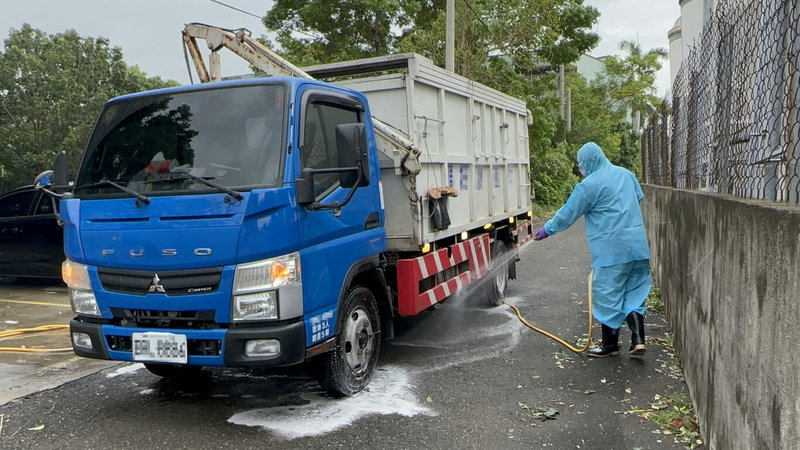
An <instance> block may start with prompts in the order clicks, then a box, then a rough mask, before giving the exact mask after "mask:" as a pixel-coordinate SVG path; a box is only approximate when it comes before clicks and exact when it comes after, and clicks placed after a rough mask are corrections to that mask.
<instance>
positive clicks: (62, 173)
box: [53, 152, 69, 189]
mask: <svg viewBox="0 0 800 450" xmlns="http://www.w3.org/2000/svg"><path fill="white" fill-rule="evenodd" d="M53 168H54V169H55V174H54V176H53V185H54V187H55V188H56V189H59V188H61V189H67V188H68V187H69V170H67V152H59V154H57V155H56V160H55V162H54V163H53Z"/></svg>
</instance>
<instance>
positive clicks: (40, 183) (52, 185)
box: [33, 152, 69, 198]
mask: <svg viewBox="0 0 800 450" xmlns="http://www.w3.org/2000/svg"><path fill="white" fill-rule="evenodd" d="M53 167H54V168H55V170H45V171H44V172H42V173H40V174H39V175H37V176H36V178H35V179H34V180H33V187H35V188H36V189H37V190H40V191H43V192H44V193H45V194H47V195H49V196H51V197H54V198H62V197H63V196H64V194H63V192H65V191H67V190H68V189H69V171H68V170H67V152H60V153H59V154H57V155H56V159H55V161H54V162H53Z"/></svg>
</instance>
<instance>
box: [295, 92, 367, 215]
mask: <svg viewBox="0 0 800 450" xmlns="http://www.w3.org/2000/svg"><path fill="white" fill-rule="evenodd" d="M357 122H360V111H358V110H355V109H350V108H347V107H344V106H341V105H335V104H332V103H329V102H324V101H316V102H315V101H312V102H310V103H308V104H307V105H306V112H305V123H304V124H303V141H302V142H303V144H302V147H301V148H300V162H301V164H302V167H303V168H305V167H308V168H311V169H330V168H335V167H337V165H338V163H337V160H336V126H337V125H341V124H345V123H357ZM338 185H339V176H338V175H337V174H335V173H333V174H316V175H314V195H315V197H316V198H317V199H319V198H321V197H324V196H325V195H328V194H329V193H330V192H331V191H333V189H334V188H336V186H338Z"/></svg>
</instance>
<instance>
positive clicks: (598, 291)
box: [544, 142, 652, 328]
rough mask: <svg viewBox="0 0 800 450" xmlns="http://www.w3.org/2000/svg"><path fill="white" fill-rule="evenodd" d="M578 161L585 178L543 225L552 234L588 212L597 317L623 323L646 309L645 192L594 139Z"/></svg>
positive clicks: (609, 323) (607, 322)
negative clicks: (643, 212) (609, 157)
mask: <svg viewBox="0 0 800 450" xmlns="http://www.w3.org/2000/svg"><path fill="white" fill-rule="evenodd" d="M578 164H579V165H580V166H581V167H582V168H583V169H584V171H585V172H586V178H584V179H583V180H582V181H581V182H580V183H578V185H577V186H575V189H573V191H572V194H570V196H569V199H568V200H567V203H566V204H565V205H564V206H563V207H561V209H559V210H558V211H557V212H556V214H555V216H554V217H553V218H552V219H550V220H548V221H547V223H545V224H544V229H545V231H546V232H547V234H549V235H554V234H556V233H558V232H561V231H564V230H566V229H567V228H569V227H570V226H572V224H573V223H575V221H576V220H578V219H579V218H580V217H581V216H585V218H586V237H587V239H588V241H589V252H590V253H591V255H592V268H593V269H594V289H593V291H592V293H593V297H594V299H593V300H594V304H595V305H596V307H595V309H594V317H595V319H597V320H598V321H599V322H601V323H603V324H605V325H607V326H609V327H611V328H619V326H620V325H622V323H623V322H624V321H625V317H627V315H628V314H629V313H630V312H631V311H636V312H638V313H640V314H642V315H644V314H645V308H644V301H645V299H646V298H647V295H648V294H649V292H650V286H651V285H652V281H651V279H650V269H649V267H650V266H649V259H650V248H649V247H648V245H647V235H646V234H645V230H644V220H643V219H642V211H641V209H640V208H639V201H640V200H642V199H643V198H644V193H642V188H641V186H640V185H639V182H638V181H637V180H636V176H635V175H634V174H633V173H631V172H630V171H629V170H628V169H625V168H623V167H619V166H615V165H613V164H611V162H610V161H609V160H608V159H607V158H606V156H605V155H604V154H603V150H601V149H600V147H599V146H598V145H597V144H595V143H594V142H589V143H587V144H585V145H584V146H583V147H581V149H580V150H579V151H578Z"/></svg>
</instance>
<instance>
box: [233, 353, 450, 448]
mask: <svg viewBox="0 0 800 450" xmlns="http://www.w3.org/2000/svg"><path fill="white" fill-rule="evenodd" d="M410 380H411V379H410V377H409V375H408V373H407V372H406V371H405V370H404V369H401V368H399V367H383V368H381V369H380V370H378V371H376V373H375V376H374V378H373V379H372V380H371V381H370V383H369V386H367V389H365V390H363V391H361V392H359V393H358V394H356V395H354V396H353V397H347V398H342V399H334V398H329V397H324V396H322V395H319V394H304V395H303V396H302V397H303V399H304V400H307V401H308V402H309V403H308V404H305V405H300V406H281V407H276V408H263V409H254V410H251V411H245V412H242V413H239V414H236V415H234V416H233V417H231V418H230V419H228V422H230V423H233V424H236V425H246V426H250V427H262V428H265V429H267V430H270V431H272V432H273V433H275V434H277V435H278V436H281V437H283V438H285V439H296V438H300V437H306V436H318V435H321V434H325V433H329V432H331V431H334V430H337V429H339V428H342V427H346V426H348V425H350V424H352V423H353V422H355V421H356V420H358V419H360V418H361V417H364V416H367V415H372V414H381V415H389V414H399V415H401V416H405V417H412V416H416V415H418V414H425V415H435V413H434V412H432V411H431V410H430V409H428V408H427V407H425V406H423V405H422V404H421V403H420V402H419V401H417V396H416V394H415V393H414V391H413V387H412V385H411V381H410Z"/></svg>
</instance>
